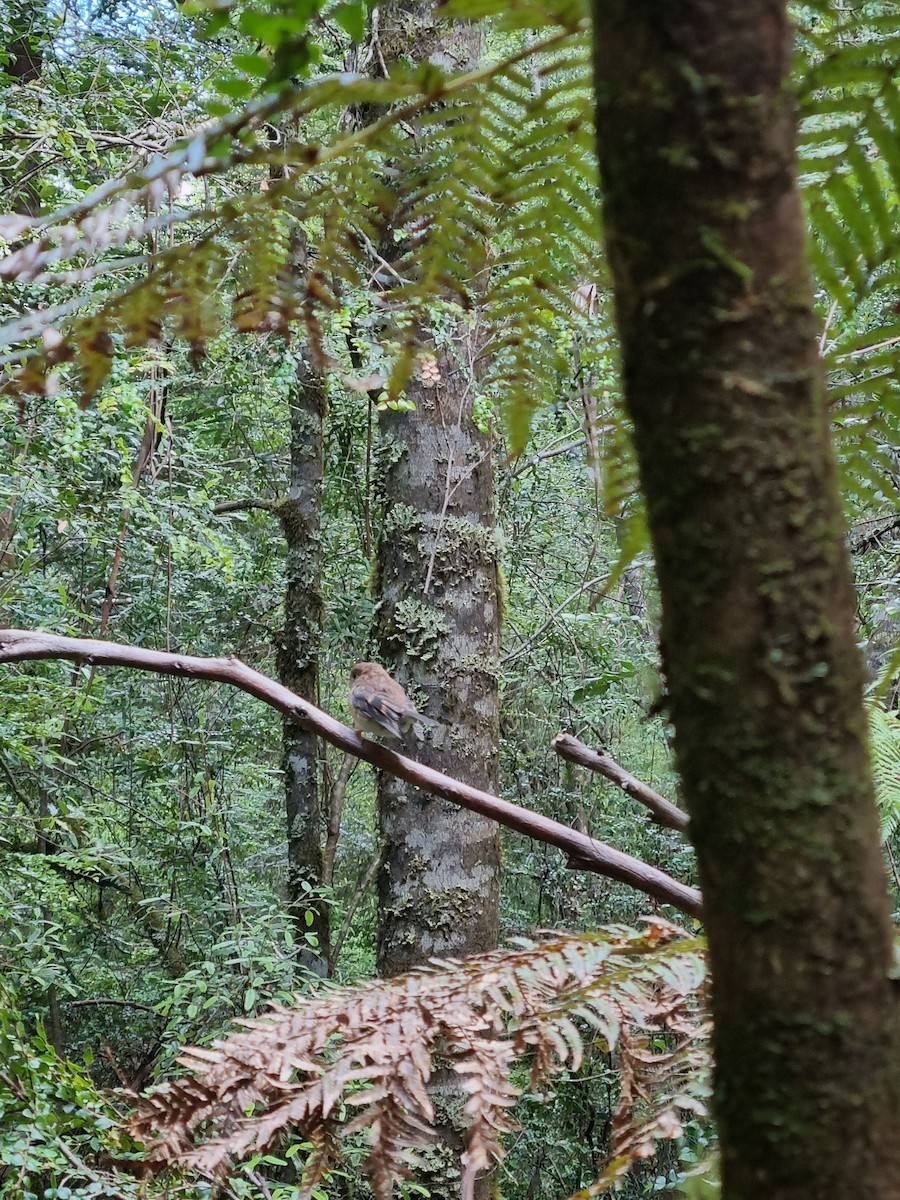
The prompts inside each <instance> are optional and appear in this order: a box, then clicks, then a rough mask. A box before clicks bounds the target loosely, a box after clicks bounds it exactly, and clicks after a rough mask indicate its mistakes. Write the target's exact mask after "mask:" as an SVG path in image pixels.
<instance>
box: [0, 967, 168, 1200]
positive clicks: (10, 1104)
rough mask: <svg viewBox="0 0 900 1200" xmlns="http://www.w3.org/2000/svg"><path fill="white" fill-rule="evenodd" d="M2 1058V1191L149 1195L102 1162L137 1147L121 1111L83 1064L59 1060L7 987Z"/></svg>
mask: <svg viewBox="0 0 900 1200" xmlns="http://www.w3.org/2000/svg"><path fill="white" fill-rule="evenodd" d="M0 1059H2V1063H3V1069H2V1071H0V1196H3V1197H9V1200H81V1198H82V1197H85V1198H86V1197H89V1196H94V1197H97V1196H116V1197H119V1198H123V1197H126V1196H135V1197H136V1196H139V1195H145V1194H146V1190H145V1188H144V1186H143V1185H142V1184H140V1183H139V1182H138V1181H137V1180H136V1179H130V1180H129V1178H128V1176H127V1175H123V1174H121V1173H120V1172H117V1171H115V1170H108V1169H104V1168H103V1167H102V1166H100V1164H99V1162H98V1160H99V1159H100V1158H101V1156H102V1155H104V1154H105V1155H107V1156H112V1157H114V1158H117V1159H123V1160H124V1159H127V1158H129V1157H131V1155H133V1154H134V1152H135V1150H137V1149H138V1147H137V1146H136V1144H135V1142H134V1140H133V1139H132V1138H131V1137H130V1136H129V1134H128V1133H127V1132H126V1130H125V1128H124V1125H123V1122H122V1112H121V1111H119V1109H117V1107H116V1106H115V1105H114V1104H113V1103H112V1101H111V1098H110V1097H107V1096H104V1095H102V1094H101V1093H100V1092H99V1091H98V1090H97V1088H96V1087H95V1086H94V1084H93V1083H92V1082H91V1079H90V1076H89V1075H88V1072H87V1070H86V1067H85V1066H79V1065H78V1064H76V1063H74V1062H72V1061H65V1060H62V1059H60V1058H59V1056H58V1055H57V1054H56V1052H55V1051H54V1050H53V1048H52V1047H51V1046H50V1045H49V1044H48V1042H47V1039H46V1036H45V1034H44V1032H43V1030H42V1029H38V1030H36V1031H35V1032H33V1033H31V1034H29V1033H28V1031H27V1030H26V1028H25V1025H24V1023H23V1021H22V1020H21V1018H20V1017H19V1016H18V1015H17V1013H16V1004H15V1001H14V998H13V996H12V995H11V994H10V993H9V992H8V991H7V990H6V989H4V990H3V991H2V993H0ZM87 1065H90V1059H89V1058H88V1059H87ZM179 1190H180V1189H179ZM168 1194H171V1195H175V1194H177V1192H170V1193H168Z"/></svg>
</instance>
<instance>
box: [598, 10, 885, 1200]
mask: <svg viewBox="0 0 900 1200" xmlns="http://www.w3.org/2000/svg"><path fill="white" fill-rule="evenodd" d="M594 15H595V47H596V52H595V65H596V83H597V97H598V101H597V130H598V147H599V155H600V164H601V176H602V182H603V197H604V225H605V234H606V240H607V245H608V249H609V257H610V261H611V265H612V269H613V275H614V281H615V292H616V306H617V319H618V324H619V330H620V336H621V342H622V352H623V370H624V382H625V396H626V403H627V407H628V411H629V414H630V416H631V418H632V421H633V424H634V431H635V442H636V446H637V452H638V458H639V464H640V471H641V481H642V485H643V488H644V493H645V496H646V500H647V510H648V517H649V521H650V528H651V533H652V537H653V544H654V549H655V553H656V562H657V568H658V572H659V580H660V590H661V595H662V605H663V627H662V645H663V654H664V662H665V669H666V674H667V677H668V686H669V694H670V701H671V715H672V720H673V723H674V726H675V731H676V753H677V761H678V767H679V770H680V772H681V776H682V779H683V784H684V797H685V800H686V803H687V806H688V808H689V810H690V816H691V826H690V829H691V837H692V839H693V841H694V844H695V846H696V849H697V857H698V864H699V869H700V875H701V882H702V886H703V893H704V898H705V917H706V927H707V930H708V935H709V945H710V958H711V964H712V972H713V982H714V990H713V1012H714V1018H715V1035H714V1043H715V1054H716V1063H717V1084H716V1098H715V1106H716V1112H717V1116H718V1120H719V1127H720V1132H721V1141H722V1158H723V1170H724V1194H725V1196H726V1197H728V1198H729V1200H738V1198H740V1200H762V1198H763V1197H764V1198H765V1200H825V1198H828V1200H846V1198H847V1197H850V1196H853V1197H855V1198H856V1200H897V1197H898V1196H900V1136H898V1114H900V1021H898V990H897V984H896V981H895V980H894V979H892V978H891V972H892V941H893V938H892V930H891V924H890V919H889V910H888V901H887V891H886V886H885V876H884V869H883V863H882V857H881V852H880V848H879V840H878V824H877V820H876V812H875V806H874V803H873V796H872V785H871V779H870V771H869V765H868V757H867V749H866V722H865V717H864V711H863V705H862V686H861V685H862V669H861V663H860V657H859V654H858V652H857V648H856V639H855V634H854V628H853V614H854V604H853V595H852V588H851V582H850V573H849V569H848V562H847V556H846V551H845V548H844V530H843V524H842V519H841V513H840V506H839V498H838V493H837V489H836V486H835V473H834V467H833V462H832V454H831V447H830V438H829V429H828V409H827V406H826V402H825V397H824V391H823V382H822V377H821V370H820V365H819V361H818V356H817V349H816V340H815V331H816V323H817V322H816V318H815V315H814V312H813V308H812V300H811V287H810V282H809V278H808V271H807V266H806V262H805V257H804V242H805V231H804V222H803V214H802V210H801V205H800V198H799V195H798V189H797V181H796V166H795V150H794V139H795V115H794V106H793V103H792V100H791V96H790V93H789V87H788V69H789V64H790V58H791V31H790V27H789V24H788V21H787V17H786V13H785V9H784V5H783V4H780V3H777V2H774V0H765V2H763V0H748V2H747V3H744V4H740V5H738V4H730V5H722V4H712V3H709V2H708V0H677V2H676V3H674V4H673V3H671V2H661V0H659V2H653V0H650V2H648V3H642V4H635V3H634V2H633V0H595V2H594Z"/></svg>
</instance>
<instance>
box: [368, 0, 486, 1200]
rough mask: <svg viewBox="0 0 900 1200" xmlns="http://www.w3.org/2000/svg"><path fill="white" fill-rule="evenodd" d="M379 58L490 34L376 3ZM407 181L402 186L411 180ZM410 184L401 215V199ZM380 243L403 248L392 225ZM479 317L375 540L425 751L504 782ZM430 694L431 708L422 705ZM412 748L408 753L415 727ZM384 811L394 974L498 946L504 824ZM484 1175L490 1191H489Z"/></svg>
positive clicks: (458, 54)
mask: <svg viewBox="0 0 900 1200" xmlns="http://www.w3.org/2000/svg"><path fill="white" fill-rule="evenodd" d="M373 32H374V37H373V43H375V45H374V46H373V48H374V49H377V55H375V56H374V58H375V60H376V61H378V62H381V63H383V64H385V65H386V66H387V67H388V68H390V67H391V66H392V65H394V64H395V63H397V62H398V61H399V60H400V59H401V57H406V58H409V59H411V60H412V61H414V62H423V61H425V60H428V61H430V62H432V63H436V64H438V65H440V66H442V67H443V68H444V69H447V70H463V69H467V68H469V67H472V66H474V65H475V63H476V62H477V60H478V57H479V54H480V50H481V40H480V36H479V32H478V30H477V29H476V28H475V27H473V26H471V25H468V24H465V23H462V22H456V23H452V24H450V23H447V22H446V21H442V20H441V19H440V17H439V15H438V14H437V12H436V8H435V6H434V5H433V4H432V3H431V2H430V0H395V2H394V3H390V4H386V5H382V6H380V7H379V9H378V24H377V30H375V31H373ZM401 187H402V184H401ZM403 199H404V197H403V195H402V192H401V194H400V195H398V202H399V203H398V211H400V210H402V207H403ZM383 232H384V236H383V237H382V240H381V246H380V252H381V254H382V256H383V257H386V258H388V259H390V258H391V257H394V256H396V255H397V254H398V253H399V252H401V250H402V247H400V246H397V245H396V243H395V241H394V239H393V236H392V231H391V230H390V229H385V230H384V231H383ZM473 358H474V353H473V346H472V343H471V342H470V340H469V334H468V332H467V331H466V330H465V329H462V328H460V329H459V330H458V331H457V337H456V338H455V341H454V344H453V346H452V348H451V347H448V348H447V349H445V350H443V351H436V353H435V361H434V363H433V365H432V370H431V371H430V376H429V379H430V382H431V383H433V386H430V387H429V386H426V381H425V380H423V379H421V378H419V379H417V380H415V381H414V382H413V383H412V384H411V385H410V386H409V387H408V389H407V394H408V396H409V398H410V399H411V400H412V401H413V403H414V404H415V406H416V409H415V412H411V413H409V412H408V413H391V412H388V413H385V414H384V416H383V419H382V421H381V422H380V437H379V446H378V466H379V471H378V487H379V495H378V497H377V498H376V499H377V501H380V502H381V503H382V504H383V520H382V523H381V535H380V538H379V543H378V547H377V551H376V557H377V581H376V589H375V594H376V599H377V605H378V607H377V614H376V621H375V637H376V641H377V645H378V652H379V657H380V658H381V661H382V662H383V663H384V664H385V665H386V666H387V667H388V668H389V669H391V670H393V671H394V672H395V673H396V674H397V676H398V678H399V679H400V680H401V682H402V683H403V684H404V685H405V686H407V687H408V688H409V689H410V690H411V692H412V695H413V699H414V702H415V703H416V704H417V705H418V707H419V708H420V709H421V711H423V712H425V713H426V714H428V715H429V716H432V717H434V718H436V719H438V720H440V721H441V722H442V723H443V726H444V728H443V731H442V732H441V734H439V736H438V738H437V739H436V740H435V741H434V742H431V743H428V744H424V745H422V746H421V747H419V748H418V749H417V750H416V751H414V755H415V757H416V758H418V759H419V760H420V761H421V762H425V763H427V764H429V765H432V766H435V767H438V768H439V769H440V770H442V771H446V772H451V773H453V774H455V775H458V776H459V778H461V779H463V780H464V781H466V782H468V783H472V784H475V785H477V786H478V787H481V788H485V789H487V790H489V791H496V790H497V785H498V782H499V772H498V760H497V750H498V744H499V732H500V704H499V687H498V677H499V658H500V656H499V640H500V639H499V628H500V614H499V611H498V586H497V585H498V576H497V542H496V537H495V518H494V471H493V462H492V457H491V439H490V435H488V434H484V433H481V432H480V431H479V430H478V429H477V427H476V425H475V421H474V419H473V403H472V389H471V382H472V381H471V360H472V359H473ZM423 705H425V707H424V708H423V707H422V706H423ZM407 743H408V745H407V748H408V749H410V748H411V747H410V745H409V739H407ZM378 807H379V819H380V824H381V831H382V836H383V839H384V846H385V855H384V864H383V867H382V870H381V874H380V878H379V916H380V930H379V946H378V965H379V970H380V972H381V973H382V974H384V975H395V974H397V973H398V972H401V971H405V970H408V969H409V968H410V967H413V966H416V965H418V964H420V963H422V962H424V961H426V960H427V959H428V958H430V957H431V956H433V955H441V956H451V955H452V956H455V955H466V954H477V953H480V952H482V951H485V950H490V949H492V948H493V947H495V946H496V944H497V935H498V902H499V833H498V828H497V826H496V825H495V824H494V823H493V822H492V821H490V820H486V819H485V818H484V817H482V816H479V815H478V814H475V813H471V812H461V811H460V810H459V809H457V808H455V807H454V806H453V805H451V804H449V803H447V802H446V801H444V800H439V799H436V798H434V797H431V796H428V795H427V794H426V793H424V792H420V791H418V790H417V789H415V788H412V787H410V786H409V785H408V784H407V783H405V782H403V781H401V780H399V779H396V778H394V777H392V776H388V775H382V776H381V777H380V779H379V785H378ZM429 1094H430V1096H431V1099H432V1102H433V1103H434V1106H435V1114H436V1122H435V1123H436V1127H437V1128H438V1129H439V1131H440V1133H441V1142H440V1143H439V1144H437V1145H435V1146H433V1147H432V1148H431V1150H430V1151H429V1152H428V1153H427V1155H426V1156H425V1157H424V1159H423V1166H422V1169H420V1171H419V1172H418V1173H417V1178H418V1180H419V1182H420V1183H422V1184H424V1186H425V1187H427V1188H428V1190H429V1192H430V1194H431V1195H432V1197H434V1198H435V1200H443V1198H444V1197H447V1198H448V1200H449V1197H455V1196H458V1195H459V1189H460V1167H459V1152H460V1150H461V1149H462V1146H463V1135H462V1132H461V1129H462V1120H461V1117H462V1108H463V1104H464V1096H463V1095H462V1093H461V1092H460V1089H459V1082H458V1079H457V1077H456V1075H455V1073H454V1072H453V1071H451V1070H449V1069H447V1070H438V1071H436V1072H435V1075H434V1077H433V1079H432V1083H431V1086H430V1088H429ZM487 1190H488V1180H487V1179H486V1178H484V1179H482V1180H481V1181H479V1184H478V1187H477V1188H476V1194H477V1197H478V1198H479V1200H480V1198H481V1197H483V1196H486V1195H487Z"/></svg>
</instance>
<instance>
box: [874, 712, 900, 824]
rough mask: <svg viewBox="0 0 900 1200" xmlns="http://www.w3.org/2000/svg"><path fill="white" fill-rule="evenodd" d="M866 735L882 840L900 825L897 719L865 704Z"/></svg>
mask: <svg viewBox="0 0 900 1200" xmlns="http://www.w3.org/2000/svg"><path fill="white" fill-rule="evenodd" d="M869 739H870V747H871V755H872V770H873V773H874V776H875V795H876V798H877V800H878V811H879V813H880V815H881V837H882V841H885V842H886V841H888V839H889V838H891V837H893V835H894V834H895V833H896V832H897V830H898V829H900V719H898V717H897V714H896V713H892V712H888V711H887V710H886V709H885V708H883V707H882V706H881V705H880V704H878V703H873V704H871V705H870V706H869Z"/></svg>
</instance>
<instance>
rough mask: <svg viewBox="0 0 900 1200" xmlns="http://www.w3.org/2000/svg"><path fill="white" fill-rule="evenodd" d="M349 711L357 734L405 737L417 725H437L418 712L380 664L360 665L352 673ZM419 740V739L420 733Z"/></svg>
mask: <svg viewBox="0 0 900 1200" xmlns="http://www.w3.org/2000/svg"><path fill="white" fill-rule="evenodd" d="M350 711H351V712H352V713H353V728H354V729H355V730H356V732H357V733H389V734H390V735H391V737H395V738H398V737H402V736H403V734H404V733H408V732H409V730H410V729H411V728H412V727H413V726H414V725H437V721H432V720H431V718H430V717H426V716H423V714H422V713H420V712H417V711H416V709H415V708H414V707H413V705H412V704H411V703H410V699H409V697H408V696H407V694H406V692H404V690H403V688H402V687H401V686H400V684H399V683H398V682H397V680H396V679H392V678H391V677H390V675H388V673H387V671H386V670H385V669H384V667H381V666H379V665H378V663H371V662H360V663H357V664H356V666H355V667H353V668H352V669H351V671H350ZM416 736H417V737H419V738H420V740H421V736H420V733H419V731H418V730H417V731H416Z"/></svg>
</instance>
